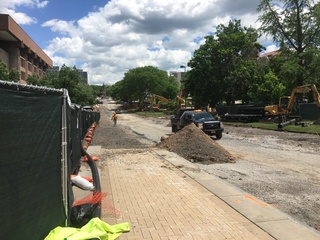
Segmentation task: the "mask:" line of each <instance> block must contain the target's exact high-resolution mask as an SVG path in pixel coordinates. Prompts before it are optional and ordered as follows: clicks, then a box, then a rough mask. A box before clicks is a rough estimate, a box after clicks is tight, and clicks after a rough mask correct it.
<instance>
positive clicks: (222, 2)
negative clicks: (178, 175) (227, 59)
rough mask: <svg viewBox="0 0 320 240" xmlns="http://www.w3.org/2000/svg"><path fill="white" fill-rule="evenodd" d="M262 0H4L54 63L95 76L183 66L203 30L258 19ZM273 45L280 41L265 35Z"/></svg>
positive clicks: (98, 80)
mask: <svg viewBox="0 0 320 240" xmlns="http://www.w3.org/2000/svg"><path fill="white" fill-rule="evenodd" d="M259 2H260V0H193V1H191V0H109V1H107V0H48V1H44V0H0V13H5V14H10V16H11V17H12V18H13V19H14V20H15V21H16V22H17V23H18V24H19V25H20V26H21V27H22V28H23V29H24V31H25V32H26V33H27V34H28V35H29V36H30V37H31V38H32V39H33V40H34V41H35V42H36V43H37V44H38V45H39V46H40V47H41V48H42V49H43V50H44V51H45V52H46V53H47V54H48V55H49V57H50V58H51V59H52V60H53V63H54V65H56V66H61V65H62V64H65V65H67V66H69V67H73V66H76V67H77V68H80V69H83V70H84V71H87V72H88V78H89V84H103V83H104V84H113V83H115V82H117V81H119V80H121V79H122V78H123V77H124V73H125V72H127V71H128V70H129V69H132V68H136V67H142V66H147V65H150V66H155V67H158V68H159V69H162V70H165V71H184V70H183V69H181V68H180V66H181V65H186V64H187V62H188V61H189V60H190V59H191V57H192V54H193V52H194V50H196V49H198V48H199V46H200V44H201V43H203V37H204V36H207V35H209V34H213V33H214V32H215V27H216V26H217V25H219V24H228V22H229V20H231V19H241V23H242V26H252V27H255V28H258V27H259V23H258V22H257V21H256V20H257V16H258V12H257V11H256V9H257V6H258V4H259ZM260 42H261V44H263V45H264V46H265V47H267V51H272V50H274V49H275V48H276V46H275V45H274V44H272V42H270V41H268V40H267V39H266V38H261V39H260Z"/></svg>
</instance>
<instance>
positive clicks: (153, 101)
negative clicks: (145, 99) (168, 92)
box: [150, 94, 169, 111]
mask: <svg viewBox="0 0 320 240" xmlns="http://www.w3.org/2000/svg"><path fill="white" fill-rule="evenodd" d="M168 102H169V100H168V99H166V98H165V97H162V96H160V95H156V94H152V95H151V98H150V106H151V108H152V110H153V111H159V110H160V108H161V105H162V104H165V105H167V104H168Z"/></svg>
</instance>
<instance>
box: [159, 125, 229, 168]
mask: <svg viewBox="0 0 320 240" xmlns="http://www.w3.org/2000/svg"><path fill="white" fill-rule="evenodd" d="M157 147H159V148H165V149H167V150H169V151H171V152H175V153H177V154H178V155H180V156H182V157H184V158H186V159H187V160H189V161H191V162H199V163H203V164H213V163H233V162H235V159H234V157H233V156H232V155H231V154H230V153H229V152H228V151H227V150H225V149H224V148H223V147H221V146H220V145H219V144H218V143H217V142H216V141H215V140H213V139H211V138H210V137H209V136H208V135H206V134H205V133H204V132H203V131H202V130H201V129H199V128H198V127H196V126H195V125H194V124H189V125H188V126H186V127H184V128H183V129H182V130H180V131H178V132H177V133H176V134H173V135H171V136H169V137H168V138H165V139H163V141H161V142H160V143H158V144H157Z"/></svg>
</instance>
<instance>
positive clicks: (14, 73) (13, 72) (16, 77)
mask: <svg viewBox="0 0 320 240" xmlns="http://www.w3.org/2000/svg"><path fill="white" fill-rule="evenodd" d="M8 80H9V81H12V82H19V81H20V72H19V71H18V70H17V69H16V68H12V69H10V71H9V76H8Z"/></svg>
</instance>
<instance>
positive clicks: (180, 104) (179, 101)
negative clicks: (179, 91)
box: [176, 96, 186, 108]
mask: <svg viewBox="0 0 320 240" xmlns="http://www.w3.org/2000/svg"><path fill="white" fill-rule="evenodd" d="M176 101H177V102H176V105H177V106H178V107H179V108H185V107H186V100H184V99H183V98H182V97H180V96H176Z"/></svg>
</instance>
